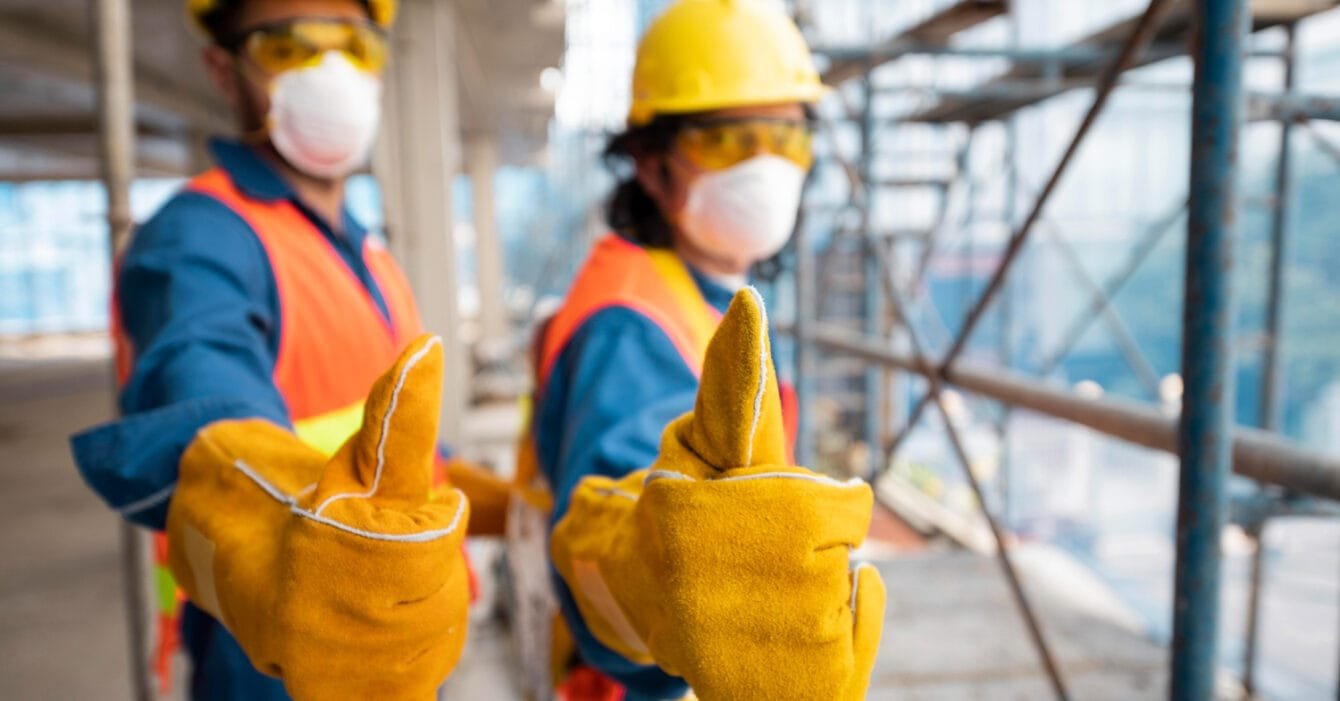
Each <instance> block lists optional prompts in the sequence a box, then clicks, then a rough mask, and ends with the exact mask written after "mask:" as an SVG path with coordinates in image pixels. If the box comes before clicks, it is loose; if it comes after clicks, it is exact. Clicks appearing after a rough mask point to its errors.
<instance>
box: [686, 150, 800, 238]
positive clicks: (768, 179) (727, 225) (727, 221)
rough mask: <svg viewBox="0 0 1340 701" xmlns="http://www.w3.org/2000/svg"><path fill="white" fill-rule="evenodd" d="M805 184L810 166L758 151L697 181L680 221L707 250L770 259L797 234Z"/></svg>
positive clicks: (690, 192) (688, 234) (691, 235)
mask: <svg viewBox="0 0 1340 701" xmlns="http://www.w3.org/2000/svg"><path fill="white" fill-rule="evenodd" d="M804 186H805V169H804V168H801V167H800V166H798V165H796V164H795V163H792V162H791V161H789V160H787V159H785V158H782V157H780V156H772V155H766V156H755V157H754V158H750V159H749V160H747V161H743V162H741V163H738V164H736V165H733V166H731V167H729V168H725V169H723V170H719V171H715V172H710V173H706V174H704V175H701V176H699V177H698V178H697V179H696V180H694V181H693V183H692V184H691V185H690V186H689V194H688V199H687V201H686V202H685V203H684V209H683V210H682V211H681V212H680V214H679V217H678V221H679V225H680V228H681V229H682V230H683V232H684V235H685V236H686V237H688V239H689V241H690V242H691V243H693V244H694V245H695V246H697V247H698V248H699V249H701V250H702V251H703V252H705V253H708V254H712V255H715V256H719V257H722V258H733V259H741V258H747V259H748V260H750V261H751V262H754V263H757V262H759V261H763V260H767V259H768V258H771V257H772V256H774V255H777V252H778V251H780V250H782V247H783V246H785V245H786V242H787V240H788V239H790V238H791V232H792V231H793V230H794V229H795V227H796V215H797V212H798V210H799V208H800V195H801V190H802V189H803V188H804Z"/></svg>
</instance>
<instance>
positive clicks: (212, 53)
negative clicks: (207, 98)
mask: <svg viewBox="0 0 1340 701" xmlns="http://www.w3.org/2000/svg"><path fill="white" fill-rule="evenodd" d="M200 58H201V59H202V60H203V61H204V64H205V72H206V73H208V74H209V82H210V83H211V84H212V85H213V86H214V89H215V90H217V91H218V93H219V95H221V96H222V97H223V99H224V100H227V101H228V104H229V105H230V106H232V107H233V108H234V109H237V108H238V107H240V106H241V105H242V89H243V88H242V77H241V76H240V75H238V72H237V68H236V65H235V61H236V59H235V58H234V56H233V54H232V53H230V52H229V51H228V50H227V49H225V48H223V47H222V46H215V45H212V44H211V45H210V46H206V47H205V48H204V49H203V50H201V52H200Z"/></svg>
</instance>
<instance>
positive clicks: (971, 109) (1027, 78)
mask: <svg viewBox="0 0 1340 701" xmlns="http://www.w3.org/2000/svg"><path fill="white" fill-rule="evenodd" d="M1338 6H1340V0H1254V1H1253V2H1252V18H1253V21H1252V31H1256V32H1259V31H1262V30H1265V29H1270V28H1271V27H1276V26H1279V25H1281V24H1286V23H1289V22H1297V21H1299V20H1301V19H1304V18H1307V17H1310V16H1312V15H1315V14H1318V13H1320V12H1325V11H1327V10H1330V9H1333V8H1335V7H1338ZM1192 20H1193V17H1192V11H1191V3H1190V2H1188V0H1179V1H1178V2H1177V3H1176V5H1175V6H1174V7H1173V8H1172V9H1171V10H1170V11H1169V13H1168V16H1167V19H1166V20H1165V21H1164V23H1163V25H1162V26H1161V27H1159V30H1158V32H1157V33H1156V34H1155V35H1154V40H1153V42H1152V44H1153V46H1155V47H1159V48H1158V49H1155V50H1151V51H1147V52H1145V55H1143V56H1141V57H1140V59H1139V60H1138V61H1136V64H1135V66H1134V67H1136V68H1138V67H1141V66H1147V65H1149V64H1151V63H1155V62H1157V61H1161V60H1164V59H1166V58H1170V57H1171V56H1173V55H1182V54H1184V53H1185V47H1186V46H1187V45H1188V44H1189V42H1190V38H1191V31H1192ZM1138 21H1139V17H1131V18H1128V19H1125V20H1122V21H1119V22H1116V23H1115V24H1112V25H1110V26H1108V27H1107V28H1105V29H1102V30H1099V31H1097V32H1095V33H1093V34H1090V35H1089V36H1087V37H1085V38H1083V39H1080V40H1079V41H1077V42H1075V44H1074V46H1075V47H1082V48H1097V49H1106V50H1110V51H1112V52H1115V51H1117V50H1118V49H1119V48H1120V46H1121V44H1122V42H1123V41H1125V39H1126V37H1127V36H1128V35H1129V34H1130V32H1131V30H1132V29H1134V27H1135V25H1136V23H1137V22H1138ZM1168 47H1174V49H1175V50H1173V51H1169V50H1168ZM1107 65H1108V60H1106V59H1105V60H1094V61H1084V62H1076V63H1068V64H1060V65H1059V66H1058V67H1057V70H1056V72H1055V73H1054V74H1052V75H1047V67H1046V66H1043V65H1040V64H1035V63H1030V64H1019V65H1016V66H1015V67H1013V68H1011V69H1010V70H1008V71H1006V72H1005V73H1003V74H1002V75H1000V76H998V77H996V78H993V79H992V80H989V81H987V82H986V83H984V84H982V86H981V89H982V91H983V92H984V93H988V94H985V95H982V96H977V97H971V96H961V97H950V98H945V99H942V100H940V101H939V102H937V103H936V104H934V105H932V106H930V107H928V108H926V109H924V110H922V111H920V112H916V113H914V114H912V115H910V116H908V117H906V118H904V120H903V121H907V122H927V123H948V122H966V123H970V124H976V123H981V122H989V121H993V120H997V119H1001V118H1003V117H1006V116H1008V115H1009V114H1011V113H1013V112H1015V111H1017V110H1020V109H1022V108H1024V107H1030V106H1032V105H1035V104H1037V103H1039V102H1042V101H1044V100H1047V99H1050V98H1052V97H1055V96H1057V95H1060V94H1062V93H1064V92H1068V91H1069V90H1072V89H1074V88H1075V87H1076V86H1077V85H1086V84H1089V83H1090V82H1092V81H1093V80H1095V79H1097V78H1098V76H1099V75H1101V74H1102V72H1103V70H1104V69H1105V68H1106V67H1107ZM1048 79H1052V81H1053V82H1054V85H1052V86H1048V85H1046V84H1045V81H1047V80H1048ZM1019 84H1041V85H1040V87H1039V88H1038V89H1037V90H1028V91H1024V92H1022V94H1018V95H1013V96H1011V95H1006V94H1003V93H1006V92H1008V87H1009V86H1011V85H1019Z"/></svg>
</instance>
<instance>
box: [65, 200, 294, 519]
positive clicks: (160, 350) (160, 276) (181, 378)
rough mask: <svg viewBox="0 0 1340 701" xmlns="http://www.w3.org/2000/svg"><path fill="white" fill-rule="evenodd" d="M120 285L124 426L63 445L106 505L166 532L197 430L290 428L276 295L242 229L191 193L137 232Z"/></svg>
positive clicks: (256, 244)
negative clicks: (127, 352)
mask: <svg viewBox="0 0 1340 701" xmlns="http://www.w3.org/2000/svg"><path fill="white" fill-rule="evenodd" d="M117 289H118V297H117V305H118V307H117V311H118V312H119V315H120V318H121V321H122V325H123V327H124V330H125V332H126V334H127V335H128V337H129V339H130V342H131V344H132V346H133V348H134V349H135V363H134V366H133V369H132V372H131V376H130V378H129V379H128V381H127V383H126V385H125V386H124V387H123V388H122V391H121V395H120V407H121V411H122V414H123V416H124V418H122V419H121V420H119V421H115V422H112V423H109V424H105V425H102V426H98V427H95V428H92V429H89V430H88V431H85V432H83V433H81V434H78V435H76V436H74V437H73V438H72V439H71V447H72V450H73V452H74V458H75V463H76V464H77V466H78V468H79V470H80V473H81V474H82V475H83V477H84V479H85V481H87V482H88V483H89V485H90V486H91V487H92V488H93V489H94V491H96V492H97V493H98V494H99V496H101V497H102V498H103V500H105V501H106V502H107V503H108V504H109V505H110V506H111V507H112V508H113V509H115V510H117V511H118V512H120V513H121V514H122V515H123V516H124V517H126V518H128V519H130V520H131V521H134V522H135V523H138V524H140V525H144V526H149V527H152V528H162V527H163V525H164V521H165V519H166V516H167V504H168V501H169V499H170V498H171V495H172V490H173V488H174V486H175V484H176V479H177V464H178V462H179V461H180V459H181V454H182V452H183V451H184V450H185V449H186V446H187V445H188V444H189V443H190V442H191V440H192V439H193V438H194V437H195V434H196V433H197V432H198V431H199V430H200V429H201V428H203V427H204V426H206V425H208V424H210V423H213V422H215V421H219V420H222V419H232V418H248V417H259V418H263V419H267V420H270V421H272V422H274V423H277V424H280V425H283V426H287V425H288V424H289V420H288V410H287V407H286V406H285V404H284V401H283V399H282V397H281V396H280V394H279V391H278V389H277V388H276V387H275V386H274V383H273V380H272V377H273V370H274V363H275V357H276V355H277V350H278V344H279V333H280V329H279V327H278V323H279V313H278V309H279V303H278V293H277V290H276V289H275V283H274V276H273V273H272V272H271V270H270V266H269V261H268V258H267V257H266V255H265V251H264V248H263V247H262V246H261V244H260V241H259V240H258V239H257V238H256V237H255V235H254V234H253V233H252V232H251V230H250V228H249V227H248V225H247V224H246V222H245V221H243V220H242V219H241V218H240V217H239V216H237V215H236V214H234V213H233V212H232V211H231V210H229V209H228V208H227V207H225V206H224V205H223V204H221V203H219V202H218V201H216V200H214V199H212V198H210V197H208V196H205V195H201V194H196V193H184V194H179V195H177V196H176V197H174V198H173V199H172V200H171V201H170V202H169V203H168V204H167V205H166V206H165V207H164V208H163V210H161V211H160V212H159V213H158V214H157V215H156V216H155V217H153V218H152V219H151V220H150V221H149V222H147V223H146V224H145V225H144V226H143V227H141V228H140V229H139V230H138V231H137V232H136V234H135V239H134V240H133V242H132V243H131V246H130V248H129V250H128V251H127V252H126V255H125V257H124V258H123V260H122V264H121V267H120V270H119V273H118V284H117Z"/></svg>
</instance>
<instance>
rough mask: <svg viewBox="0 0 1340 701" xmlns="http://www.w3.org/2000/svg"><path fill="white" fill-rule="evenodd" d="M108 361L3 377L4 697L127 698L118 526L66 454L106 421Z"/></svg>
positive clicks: (0, 544) (13, 370) (0, 550)
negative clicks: (70, 444)
mask: <svg viewBox="0 0 1340 701" xmlns="http://www.w3.org/2000/svg"><path fill="white" fill-rule="evenodd" d="M110 386H111V378H110V376H109V373H108V372H107V370H106V364H105V363H97V364H89V363H75V364H62V365H48V364H43V365H40V366H29V365H26V364H22V363H13V364H7V366H6V367H4V368H3V371H2V372H0V455H3V458H2V459H0V464H2V465H3V467H0V518H3V519H4V527H3V528H0V563H3V571H4V575H3V576H0V696H3V697H4V698H7V699H16V700H18V699H108V700H109V701H115V700H117V699H128V698H130V692H129V688H130V687H129V683H128V680H129V662H128V660H127V656H126V647H127V643H126V640H127V635H126V628H125V614H124V610H125V609H124V605H123V599H122V586H121V584H122V582H121V569H120V560H119V556H118V552H119V550H118V532H119V528H118V520H117V518H116V517H115V516H114V515H113V514H112V512H111V511H109V510H108V509H107V508H106V507H105V506H103V505H102V503H101V502H99V501H98V500H97V498H95V497H94V496H93V494H92V492H90V491H89V490H88V488H87V487H85V486H84V484H83V482H82V481H81V480H80V478H79V476H78V475H77V474H76V472H75V470H74V466H73V464H72V463H71V461H70V458H69V451H68V449H67V448H66V447H65V445H66V443H65V441H66V438H67V437H68V436H69V434H70V433H71V432H73V431H75V430H76V429H78V428H81V427H84V426H89V425H92V424H94V423H97V422H99V421H101V420H103V419H104V418H105V417H108V416H110V415H111V413H112V404H111V398H110V394H109V392H108V391H107V388H108V387H110Z"/></svg>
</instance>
